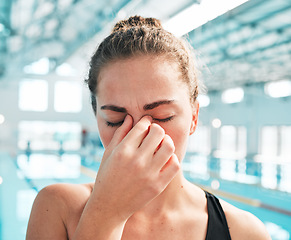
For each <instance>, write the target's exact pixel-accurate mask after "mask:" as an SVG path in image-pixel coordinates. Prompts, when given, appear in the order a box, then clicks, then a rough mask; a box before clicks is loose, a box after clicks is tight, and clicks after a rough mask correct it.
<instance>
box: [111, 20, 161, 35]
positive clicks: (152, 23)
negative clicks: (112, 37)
mask: <svg viewBox="0 0 291 240" xmlns="http://www.w3.org/2000/svg"><path fill="white" fill-rule="evenodd" d="M143 26H144V27H155V28H163V27H162V24H161V21H160V20H158V19H156V18H143V17H141V16H133V17H130V18H128V19H126V20H121V21H119V22H117V23H116V24H115V26H114V28H113V30H112V32H113V33H114V32H118V31H125V30H127V29H129V28H132V27H143Z"/></svg>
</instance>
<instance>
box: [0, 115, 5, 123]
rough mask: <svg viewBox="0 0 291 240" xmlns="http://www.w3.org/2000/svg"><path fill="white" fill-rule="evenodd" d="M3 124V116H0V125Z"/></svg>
mask: <svg viewBox="0 0 291 240" xmlns="http://www.w3.org/2000/svg"><path fill="white" fill-rule="evenodd" d="M4 122H5V117H4V115H2V114H0V125H1V124H3V123H4Z"/></svg>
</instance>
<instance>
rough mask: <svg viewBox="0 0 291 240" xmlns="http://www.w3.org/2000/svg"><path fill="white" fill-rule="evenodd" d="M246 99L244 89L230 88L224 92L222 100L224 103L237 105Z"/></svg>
mask: <svg viewBox="0 0 291 240" xmlns="http://www.w3.org/2000/svg"><path fill="white" fill-rule="evenodd" d="M243 99H244V90H243V89H242V88H240V87H239V88H230V89H227V90H225V91H223V92H222V95H221V100H222V102H224V103H237V102H241V101H242V100H243Z"/></svg>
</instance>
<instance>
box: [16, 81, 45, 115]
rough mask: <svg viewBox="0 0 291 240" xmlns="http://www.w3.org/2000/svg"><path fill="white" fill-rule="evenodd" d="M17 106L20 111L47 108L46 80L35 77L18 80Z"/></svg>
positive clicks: (41, 110) (43, 109) (40, 110)
mask: <svg viewBox="0 0 291 240" xmlns="http://www.w3.org/2000/svg"><path fill="white" fill-rule="evenodd" d="M18 106H19V109H20V110H22V111H39V112H44V111H46V110H47V108H48V83H47V81H45V80H35V79H24V80H22V81H20V83H19V98H18Z"/></svg>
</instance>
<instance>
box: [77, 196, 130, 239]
mask: <svg viewBox="0 0 291 240" xmlns="http://www.w3.org/2000/svg"><path fill="white" fill-rule="evenodd" d="M97 206H98V207H97ZM113 210H114V209H112V211H111V210H109V209H106V207H104V208H103V207H102V206H100V205H98V203H97V202H96V201H95V200H93V199H91V201H90V200H89V201H88V203H87V205H86V207H85V209H84V211H83V213H82V216H81V218H80V221H79V223H78V226H77V229H76V231H75V234H74V237H73V240H95V239H96V240H100V239H108V240H120V239H121V237H122V233H123V229H124V225H125V223H126V220H122V219H121V218H119V217H118V215H117V214H116V213H114V211H113Z"/></svg>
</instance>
